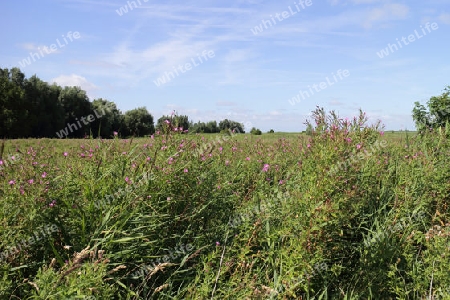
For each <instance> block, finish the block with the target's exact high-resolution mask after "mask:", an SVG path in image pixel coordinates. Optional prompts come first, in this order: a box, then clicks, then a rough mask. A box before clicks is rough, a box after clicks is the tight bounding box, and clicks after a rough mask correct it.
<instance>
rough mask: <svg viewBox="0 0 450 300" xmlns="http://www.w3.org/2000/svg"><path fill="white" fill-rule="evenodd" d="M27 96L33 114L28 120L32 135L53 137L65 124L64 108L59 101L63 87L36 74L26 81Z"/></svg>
mask: <svg viewBox="0 0 450 300" xmlns="http://www.w3.org/2000/svg"><path fill="white" fill-rule="evenodd" d="M24 89H25V98H26V101H27V104H28V105H29V106H30V108H31V111H32V114H30V115H29V119H28V122H29V123H30V125H31V133H30V134H31V136H32V137H52V136H54V134H55V132H56V131H58V130H61V129H62V128H63V127H64V126H65V125H64V121H65V119H64V108H63V107H62V105H61V103H60V102H59V101H58V98H59V94H60V93H61V88H60V87H59V86H57V85H56V84H53V85H51V86H50V85H49V84H48V83H47V82H44V81H42V80H41V79H39V78H38V77H37V76H36V75H33V76H32V77H31V78H29V79H27V80H26V82H25V87H24Z"/></svg>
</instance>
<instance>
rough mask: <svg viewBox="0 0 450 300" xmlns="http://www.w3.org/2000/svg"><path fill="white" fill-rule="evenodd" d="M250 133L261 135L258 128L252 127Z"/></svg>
mask: <svg viewBox="0 0 450 300" xmlns="http://www.w3.org/2000/svg"><path fill="white" fill-rule="evenodd" d="M250 134H252V135H261V134H262V132H261V130H259V129H258V128H255V127H252V129H251V130H250Z"/></svg>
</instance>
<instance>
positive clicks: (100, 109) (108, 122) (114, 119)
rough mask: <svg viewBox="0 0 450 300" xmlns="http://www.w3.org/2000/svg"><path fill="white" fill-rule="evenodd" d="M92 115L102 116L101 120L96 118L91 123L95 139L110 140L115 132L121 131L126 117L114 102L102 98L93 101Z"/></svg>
mask: <svg viewBox="0 0 450 300" xmlns="http://www.w3.org/2000/svg"><path fill="white" fill-rule="evenodd" d="M92 113H94V114H95V113H97V114H99V113H100V114H102V117H101V118H96V119H95V120H94V121H93V122H92V123H91V132H92V135H93V136H94V137H98V136H101V137H103V138H110V137H112V136H113V135H114V131H116V132H119V131H121V127H123V122H124V116H123V115H122V112H121V111H120V110H119V109H118V108H117V106H116V104H115V103H114V102H111V101H108V100H105V99H102V98H100V99H95V100H94V101H92Z"/></svg>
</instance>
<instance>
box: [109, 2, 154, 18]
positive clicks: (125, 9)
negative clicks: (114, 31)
mask: <svg viewBox="0 0 450 300" xmlns="http://www.w3.org/2000/svg"><path fill="white" fill-rule="evenodd" d="M142 2H144V3H147V2H148V0H142ZM138 4H139V6H141V5H142V3H141V0H137V3H136V1H127V5H124V6H121V7H120V8H119V9H116V13H117V14H118V15H119V16H120V17H121V16H123V15H124V14H127V13H128V12H129V11H132V10H133V9H135V8H138ZM133 6H134V7H133ZM128 8H129V9H130V10H128Z"/></svg>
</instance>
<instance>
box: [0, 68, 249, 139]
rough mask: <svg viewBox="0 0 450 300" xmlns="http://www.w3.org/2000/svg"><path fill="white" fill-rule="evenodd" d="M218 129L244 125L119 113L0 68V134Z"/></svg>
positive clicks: (76, 90) (81, 94)
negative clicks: (155, 118)
mask: <svg viewBox="0 0 450 300" xmlns="http://www.w3.org/2000/svg"><path fill="white" fill-rule="evenodd" d="M168 129H170V130H177V131H178V130H179V131H181V132H183V133H187V132H193V133H218V132H221V131H228V130H229V129H231V130H235V131H236V132H239V133H244V132H245V131H244V125H243V124H242V123H239V122H236V121H232V120H228V119H225V120H222V121H220V122H219V123H217V122H216V121H209V122H206V123H205V122H196V123H194V122H192V121H190V120H189V118H188V116H185V115H175V114H173V115H170V116H168V115H164V116H162V117H161V118H159V119H158V120H157V122H156V125H155V122H154V118H153V116H152V115H151V114H150V113H149V112H148V110H147V108H145V107H138V108H136V109H133V110H129V111H127V112H125V113H122V112H121V111H120V110H119V109H118V108H117V106H116V104H115V103H114V102H112V101H108V100H106V99H103V98H98V99H94V100H93V101H92V102H91V101H90V100H89V97H88V96H87V94H86V91H84V90H82V89H81V88H80V87H67V86H66V87H61V86H59V85H57V84H56V83H53V84H49V83H47V82H45V81H43V80H41V79H39V78H38V77H37V76H36V75H33V76H31V77H30V78H26V77H25V74H24V73H22V71H21V70H20V69H19V68H12V69H7V68H5V69H2V68H0V138H44V137H46V138H55V137H59V138H64V137H67V138H83V137H86V136H92V137H94V138H97V137H102V138H110V137H113V136H114V135H115V134H119V135H120V136H121V137H130V136H137V137H141V136H146V135H151V134H153V133H155V131H156V130H160V131H164V130H168Z"/></svg>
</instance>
